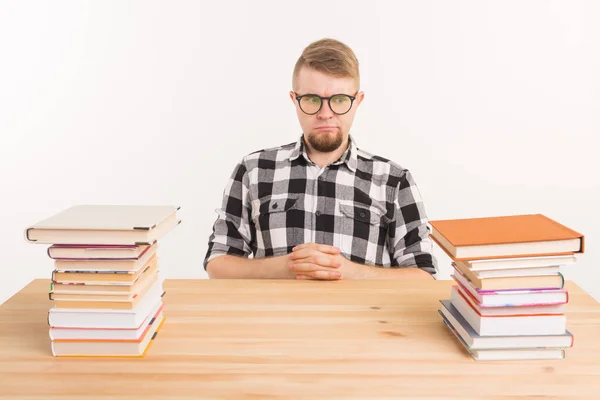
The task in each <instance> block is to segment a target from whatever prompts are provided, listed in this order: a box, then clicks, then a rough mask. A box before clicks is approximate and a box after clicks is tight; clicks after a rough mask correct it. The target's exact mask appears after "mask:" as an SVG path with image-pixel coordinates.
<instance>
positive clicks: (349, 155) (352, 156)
mask: <svg viewBox="0 0 600 400" xmlns="http://www.w3.org/2000/svg"><path fill="white" fill-rule="evenodd" d="M348 143H349V146H348V148H347V149H346V151H345V152H344V154H342V156H341V157H340V158H339V159H338V160H337V161H336V162H334V163H332V165H337V164H342V163H345V164H346V166H347V167H348V168H349V169H350V170H351V171H352V172H356V167H357V165H358V156H357V152H358V151H357V147H356V142H355V141H354V139H353V138H352V135H348ZM301 155H302V156H303V157H304V158H305V159H306V161H308V162H312V161H310V158H309V157H308V154H307V153H306V146H305V145H304V135H302V136H300V139H298V141H297V142H296V146H294V149H293V150H292V153H291V154H290V157H289V160H290V161H293V160H295V159H297V158H298V157H300V156H301Z"/></svg>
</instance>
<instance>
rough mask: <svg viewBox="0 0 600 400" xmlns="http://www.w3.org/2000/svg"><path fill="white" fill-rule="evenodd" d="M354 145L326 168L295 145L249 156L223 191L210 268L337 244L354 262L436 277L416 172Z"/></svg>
mask: <svg viewBox="0 0 600 400" xmlns="http://www.w3.org/2000/svg"><path fill="white" fill-rule="evenodd" d="M349 143H350V145H349V146H348V149H347V150H346V152H345V153H344V154H343V155H342V157H340V159H339V160H338V161H336V162H334V163H333V164H331V165H328V166H326V167H324V168H322V169H321V168H320V167H319V166H318V165H316V164H314V163H313V162H312V161H311V160H310V159H309V157H308V155H307V154H306V150H305V145H304V142H303V139H302V137H301V138H300V140H298V142H296V143H290V144H287V145H284V146H280V147H276V148H272V149H267V150H261V151H257V152H254V153H251V154H249V155H247V156H246V157H244V158H243V159H242V161H241V162H240V163H239V164H238V165H237V166H236V168H235V170H234V171H233V174H232V175H231V178H230V180H229V182H228V184H227V186H226V188H225V191H224V196H223V204H222V208H221V209H219V210H217V214H218V217H217V220H216V222H215V224H214V227H213V233H212V235H211V236H210V239H209V243H208V251H207V253H206V257H205V260H204V268H206V264H207V263H208V262H209V261H210V260H212V259H213V258H215V257H218V256H220V255H224V254H232V255H238V256H244V257H248V256H250V255H252V256H253V257H254V258H261V257H268V256H280V255H285V254H289V253H291V251H292V248H293V247H294V246H296V245H299V244H302V243H308V242H315V243H320V244H328V245H333V246H335V247H337V248H339V249H340V250H341V253H342V255H343V256H345V257H346V258H348V259H349V260H351V261H354V262H358V263H361V264H367V265H378V266H383V267H406V266H414V265H416V266H418V267H419V268H421V269H423V270H425V271H427V272H429V273H435V268H436V267H435V264H436V261H435V258H434V257H433V255H432V242H431V239H430V238H429V233H430V227H429V225H428V220H427V216H426V215H425V210H424V207H423V202H422V200H421V196H420V194H419V190H418V189H417V186H416V184H415V182H414V180H413V177H412V175H411V174H410V172H409V171H408V170H406V169H404V168H402V167H400V166H398V165H397V164H395V163H393V162H391V161H389V160H386V159H384V158H381V157H378V156H374V155H372V154H369V153H367V152H365V151H363V150H361V149H358V148H357V147H356V143H355V141H354V140H353V139H352V137H351V136H350V140H349Z"/></svg>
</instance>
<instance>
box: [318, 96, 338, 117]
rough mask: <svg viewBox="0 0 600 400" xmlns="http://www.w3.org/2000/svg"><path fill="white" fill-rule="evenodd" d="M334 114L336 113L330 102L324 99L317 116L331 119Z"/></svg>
mask: <svg viewBox="0 0 600 400" xmlns="http://www.w3.org/2000/svg"><path fill="white" fill-rule="evenodd" d="M333 115H334V112H333V111H332V110H331V107H329V102H328V101H327V100H324V101H323V105H322V106H321V109H320V110H319V112H318V113H317V118H319V119H329V118H332V117H333Z"/></svg>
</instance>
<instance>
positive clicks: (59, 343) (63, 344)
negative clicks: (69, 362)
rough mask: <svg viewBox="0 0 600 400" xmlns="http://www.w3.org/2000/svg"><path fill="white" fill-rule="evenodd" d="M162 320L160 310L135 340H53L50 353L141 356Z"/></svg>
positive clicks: (58, 354) (61, 354) (55, 354)
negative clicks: (142, 333) (141, 334)
mask: <svg viewBox="0 0 600 400" xmlns="http://www.w3.org/2000/svg"><path fill="white" fill-rule="evenodd" d="M163 321H164V316H163V314H162V312H161V313H160V314H159V315H158V316H157V317H156V318H154V320H153V321H152V323H151V324H150V325H149V327H148V329H147V330H146V331H145V332H144V335H143V336H142V337H141V338H139V339H137V340H127V341H125V340H53V341H52V342H51V347H52V354H53V355H54V356H56V357H60V356H84V357H92V356H97V357H115V356H131V357H139V356H143V355H144V354H145V352H146V350H147V349H148V347H149V346H150V343H151V342H152V340H153V339H154V338H155V337H156V334H157V333H158V329H159V328H160V326H161V325H162V323H163Z"/></svg>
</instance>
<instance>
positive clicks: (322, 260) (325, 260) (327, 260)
mask: <svg viewBox="0 0 600 400" xmlns="http://www.w3.org/2000/svg"><path fill="white" fill-rule="evenodd" d="M305 263H308V264H316V265H320V266H321V267H329V268H339V267H341V266H342V262H341V261H339V260H337V259H335V258H333V257H331V256H308V257H305V258H292V264H305Z"/></svg>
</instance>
